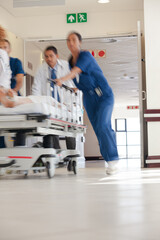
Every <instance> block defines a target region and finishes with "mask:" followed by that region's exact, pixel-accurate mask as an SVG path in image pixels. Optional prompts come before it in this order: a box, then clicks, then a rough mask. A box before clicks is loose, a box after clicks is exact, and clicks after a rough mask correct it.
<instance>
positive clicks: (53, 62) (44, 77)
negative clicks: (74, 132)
mask: <svg viewBox="0 0 160 240" xmlns="http://www.w3.org/2000/svg"><path fill="white" fill-rule="evenodd" d="M44 59H45V62H44V63H42V65H41V66H40V67H39V68H38V70H37V73H36V75H35V77H34V82H33V86H32V94H33V95H37V96H50V95H51V89H52V97H53V98H55V96H54V90H53V89H54V84H53V83H51V86H50V87H49V88H48V84H47V83H48V78H51V79H56V78H60V77H63V76H65V75H66V74H68V73H69V72H70V69H69V64H68V62H67V61H65V60H61V59H59V56H58V51H57V49H56V47H54V46H48V47H47V48H46V49H45V50H44ZM64 84H65V85H66V86H68V87H70V88H75V85H74V83H73V81H72V80H71V79H68V81H66V82H65V83H64ZM57 95H58V94H57ZM58 100H59V99H58ZM63 103H65V104H66V105H70V99H69V98H68V96H67V94H65V92H64V94H63ZM65 138H66V145H67V149H75V147H76V140H75V138H72V137H65ZM53 141H54V146H53V147H54V148H55V149H60V144H59V136H56V135H54V140H53Z"/></svg>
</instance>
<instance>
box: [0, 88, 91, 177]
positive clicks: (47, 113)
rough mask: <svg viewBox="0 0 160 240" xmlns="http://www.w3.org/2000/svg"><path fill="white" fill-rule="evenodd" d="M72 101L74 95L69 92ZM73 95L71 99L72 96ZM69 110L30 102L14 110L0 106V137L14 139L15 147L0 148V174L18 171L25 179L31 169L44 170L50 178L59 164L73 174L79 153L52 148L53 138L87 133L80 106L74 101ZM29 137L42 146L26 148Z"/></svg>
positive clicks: (63, 106) (63, 107) (62, 106)
mask: <svg viewBox="0 0 160 240" xmlns="http://www.w3.org/2000/svg"><path fill="white" fill-rule="evenodd" d="M67 90H68V91H70V94H71V95H72V96H71V98H73V99H74V98H76V97H77V95H76V94H75V93H74V92H73V91H71V90H70V89H67ZM73 95H74V96H73ZM73 99H72V101H71V106H70V108H69V109H68V107H67V106H66V105H64V104H62V103H61V108H59V107H57V106H58V104H57V106H56V105H55V106H51V105H48V104H46V103H29V104H25V105H19V106H17V107H14V108H5V107H3V106H0V135H1V136H8V135H9V136H12V137H14V146H13V147H9V148H3V149H0V170H1V173H2V172H3V171H4V172H6V170H7V172H13V173H14V172H21V173H24V175H25V176H27V175H28V172H29V171H30V170H33V171H34V172H38V171H42V170H45V171H46V172H47V175H48V177H49V178H52V177H53V176H54V174H55V168H56V167H57V166H58V165H59V164H64V163H65V164H66V165H67V170H68V171H73V172H74V173H75V174H76V165H77V158H78V157H79V156H80V152H79V151H78V150H75V149H63V150H61V149H58V150H57V149H54V148H53V135H58V136H67V137H76V136H77V135H78V134H84V133H85V132H86V126H84V125H83V113H82V106H79V107H77V106H78V105H77V100H75V101H73ZM28 136H32V137H33V136H41V137H42V138H43V142H42V147H38V148H37V147H28V146H27V145H26V138H27V137H28Z"/></svg>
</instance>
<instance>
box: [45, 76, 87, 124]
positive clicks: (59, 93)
mask: <svg viewBox="0 0 160 240" xmlns="http://www.w3.org/2000/svg"><path fill="white" fill-rule="evenodd" d="M48 81H49V82H50V83H51V82H53V83H54V98H55V100H56V106H55V108H56V112H55V117H56V118H59V115H58V102H60V103H61V110H60V112H61V116H60V118H61V119H64V111H66V110H64V107H63V106H64V104H65V105H66V106H67V107H68V108H69V111H67V112H66V115H65V120H66V121H69V122H74V123H79V124H83V118H82V112H83V111H82V95H81V93H80V92H79V94H77V92H75V91H74V90H73V89H72V88H70V87H68V86H66V85H64V84H62V86H61V87H60V88H59V90H58V86H57V85H56V81H55V79H51V78H48ZM52 90H53V89H52ZM64 91H65V94H66V96H67V98H68V99H70V104H68V103H64ZM51 96H52V94H51ZM78 107H79V110H80V111H78Z"/></svg>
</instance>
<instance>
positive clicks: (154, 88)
mask: <svg viewBox="0 0 160 240" xmlns="http://www.w3.org/2000/svg"><path fill="white" fill-rule="evenodd" d="M144 18H145V52H146V83H147V108H148V109H154V108H157V109H160V61H159V56H160V31H159V24H160V1H159V0H144Z"/></svg>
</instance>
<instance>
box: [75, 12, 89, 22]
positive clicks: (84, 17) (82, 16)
mask: <svg viewBox="0 0 160 240" xmlns="http://www.w3.org/2000/svg"><path fill="white" fill-rule="evenodd" d="M77 20H78V22H79V23H81V22H87V13H77Z"/></svg>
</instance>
